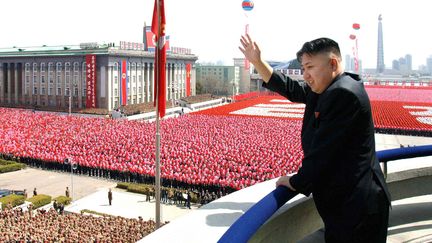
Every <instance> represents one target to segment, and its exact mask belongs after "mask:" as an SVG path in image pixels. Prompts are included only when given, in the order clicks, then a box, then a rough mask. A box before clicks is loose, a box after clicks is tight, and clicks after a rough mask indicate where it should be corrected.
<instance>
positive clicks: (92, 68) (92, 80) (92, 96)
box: [86, 55, 96, 108]
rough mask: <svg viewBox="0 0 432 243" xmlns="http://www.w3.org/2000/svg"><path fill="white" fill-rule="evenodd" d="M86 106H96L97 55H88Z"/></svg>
mask: <svg viewBox="0 0 432 243" xmlns="http://www.w3.org/2000/svg"><path fill="white" fill-rule="evenodd" d="M86 84H87V87H86V88H87V94H86V108H96V55H86Z"/></svg>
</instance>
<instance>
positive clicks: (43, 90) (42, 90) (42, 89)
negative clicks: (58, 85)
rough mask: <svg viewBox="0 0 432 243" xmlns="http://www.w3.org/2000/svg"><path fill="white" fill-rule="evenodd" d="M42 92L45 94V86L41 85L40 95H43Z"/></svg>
mask: <svg viewBox="0 0 432 243" xmlns="http://www.w3.org/2000/svg"><path fill="white" fill-rule="evenodd" d="M44 94H45V88H44V87H42V88H41V95H44Z"/></svg>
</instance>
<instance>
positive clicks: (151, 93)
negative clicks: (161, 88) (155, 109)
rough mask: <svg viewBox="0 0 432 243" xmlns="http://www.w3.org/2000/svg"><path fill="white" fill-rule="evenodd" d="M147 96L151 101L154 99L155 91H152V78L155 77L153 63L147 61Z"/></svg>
mask: <svg viewBox="0 0 432 243" xmlns="http://www.w3.org/2000/svg"><path fill="white" fill-rule="evenodd" d="M149 67H150V68H149V90H150V91H149V98H150V100H149V102H152V101H153V100H154V96H155V93H154V87H153V86H154V78H155V76H154V63H149Z"/></svg>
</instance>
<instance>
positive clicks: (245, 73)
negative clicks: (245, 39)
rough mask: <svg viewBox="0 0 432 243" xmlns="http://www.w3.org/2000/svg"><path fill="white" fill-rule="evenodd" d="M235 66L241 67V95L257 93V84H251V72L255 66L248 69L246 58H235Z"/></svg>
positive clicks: (239, 90)
mask: <svg viewBox="0 0 432 243" xmlns="http://www.w3.org/2000/svg"><path fill="white" fill-rule="evenodd" d="M234 66H236V67H239V71H240V82H239V89H238V92H239V93H240V94H243V93H248V92H251V91H255V90H256V89H257V87H256V86H255V84H253V83H252V82H251V70H250V69H252V68H253V66H252V65H250V68H249V69H246V68H245V59H244V58H234ZM251 84H252V87H251Z"/></svg>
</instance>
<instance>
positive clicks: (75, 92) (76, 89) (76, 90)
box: [74, 87, 78, 96]
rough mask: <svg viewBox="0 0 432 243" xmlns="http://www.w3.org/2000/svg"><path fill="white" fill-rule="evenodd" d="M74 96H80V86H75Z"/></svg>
mask: <svg viewBox="0 0 432 243" xmlns="http://www.w3.org/2000/svg"><path fill="white" fill-rule="evenodd" d="M74 96H78V88H76V87H75V88H74Z"/></svg>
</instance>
